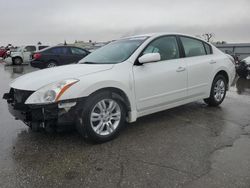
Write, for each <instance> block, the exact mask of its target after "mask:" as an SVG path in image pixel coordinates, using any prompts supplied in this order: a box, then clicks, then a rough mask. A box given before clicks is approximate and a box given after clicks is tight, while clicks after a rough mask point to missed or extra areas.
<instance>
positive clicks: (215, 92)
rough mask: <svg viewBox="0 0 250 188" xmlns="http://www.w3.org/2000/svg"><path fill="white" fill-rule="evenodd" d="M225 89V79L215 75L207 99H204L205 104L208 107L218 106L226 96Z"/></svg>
mask: <svg viewBox="0 0 250 188" xmlns="http://www.w3.org/2000/svg"><path fill="white" fill-rule="evenodd" d="M226 89H227V82H226V79H225V77H224V76H223V75H217V76H216V77H215V78H214V81H213V84H212V88H211V91H210V96H209V98H207V99H204V101H205V103H207V104H208V105H209V106H219V105H220V104H221V103H222V102H223V100H224V98H225V96H226Z"/></svg>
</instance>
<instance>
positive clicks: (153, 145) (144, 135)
mask: <svg viewBox="0 0 250 188" xmlns="http://www.w3.org/2000/svg"><path fill="white" fill-rule="evenodd" d="M32 71H37V69H33V68H31V67H30V66H29V65H23V66H6V65H5V63H1V61H0V97H2V95H3V93H5V92H7V91H8V90H9V86H8V84H9V83H10V82H11V81H12V80H13V79H15V78H17V77H19V76H21V75H23V74H26V73H28V72H32ZM0 187H1V188H2V187H3V188H9V187H10V188H12V187H25V188H29V187H31V188H33V187H36V188H39V187H71V188H72V187H84V188H85V187H91V188H92V187H93V188H99V187H105V188H112V187H150V188H151V187H152V188H154V187H166V188H168V187H169V188H174V187H188V188H217V187H218V188H222V187H225V188H235V187H237V188H238V187H240V188H241V187H242V188H249V187H250V80H245V79H238V78H237V79H236V80H235V83H234V85H233V86H232V87H231V88H230V91H229V92H228V93H227V96H226V98H225V101H224V102H223V104H222V105H221V106H220V107H216V108H214V107H208V106H207V105H205V104H204V103H203V101H197V102H195V103H190V104H187V105H184V106H180V107H177V108H173V109H170V110H166V111H163V112H160V113H156V114H153V115H149V116H146V117H143V118H140V119H138V121H137V122H135V123H133V124H128V125H127V126H126V128H125V129H124V131H123V132H122V133H121V135H120V136H119V137H118V138H116V139H115V140H113V141H110V142H108V143H104V144H98V145H93V144H90V143H86V142H85V141H84V140H83V139H82V138H81V136H80V135H79V134H78V133H77V132H76V131H74V130H73V131H65V132H61V133H53V134H49V133H45V132H39V133H34V132H31V131H30V130H29V128H28V127H27V126H26V125H24V124H23V123H22V122H21V121H17V120H15V119H14V118H13V117H12V116H11V115H10V114H9V112H8V109H7V104H6V101H4V100H2V99H0Z"/></svg>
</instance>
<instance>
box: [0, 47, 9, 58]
mask: <svg viewBox="0 0 250 188" xmlns="http://www.w3.org/2000/svg"><path fill="white" fill-rule="evenodd" d="M7 51H8V50H6V49H5V48H1V49H0V57H1V58H3V59H5V58H6V57H7Z"/></svg>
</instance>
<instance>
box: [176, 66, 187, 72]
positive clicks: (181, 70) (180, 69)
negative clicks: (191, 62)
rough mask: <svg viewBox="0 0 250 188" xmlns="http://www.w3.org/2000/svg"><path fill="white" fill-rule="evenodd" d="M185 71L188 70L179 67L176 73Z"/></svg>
mask: <svg viewBox="0 0 250 188" xmlns="http://www.w3.org/2000/svg"><path fill="white" fill-rule="evenodd" d="M185 70H186V68H185V67H178V69H177V70H176V72H183V71H185Z"/></svg>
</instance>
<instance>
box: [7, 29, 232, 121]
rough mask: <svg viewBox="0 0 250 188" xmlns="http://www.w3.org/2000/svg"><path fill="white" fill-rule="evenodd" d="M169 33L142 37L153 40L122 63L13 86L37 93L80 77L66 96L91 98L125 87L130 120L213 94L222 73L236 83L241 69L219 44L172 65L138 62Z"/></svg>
mask: <svg viewBox="0 0 250 188" xmlns="http://www.w3.org/2000/svg"><path fill="white" fill-rule="evenodd" d="M165 35H175V33H157V34H147V35H140V36H136V37H144V36H148V37H149V38H148V39H147V40H146V41H145V42H144V43H143V44H142V45H141V46H140V47H139V48H138V49H137V50H136V51H135V52H134V53H133V54H132V55H131V56H130V57H129V58H128V59H127V60H126V61H124V62H122V63H118V64H98V65H97V64H76V65H68V66H62V67H57V68H51V69H46V70H41V71H36V72H34V73H30V74H27V75H24V76H22V77H19V78H18V79H16V80H15V81H13V83H12V84H11V85H10V86H11V87H12V88H16V89H22V90H32V91H36V90H38V89H39V88H41V87H43V86H46V85H48V84H51V83H53V82H56V81H59V80H64V79H69V78H76V79H78V80H80V81H79V82H77V83H76V84H74V85H72V86H71V87H70V88H69V89H68V90H66V91H65V93H64V94H63V95H62V97H61V98H60V100H66V99H74V98H80V97H87V96H89V95H90V94H91V93H93V92H95V91H97V90H99V89H102V88H109V87H112V88H117V89H120V90H122V91H123V92H124V93H125V94H126V96H127V98H128V100H129V103H130V108H131V111H130V112H129V117H128V121H129V122H133V121H136V119H137V118H138V117H141V116H144V115H147V114H151V113H155V112H158V111H161V110H165V109H169V108H172V107H175V106H179V105H182V104H186V103H189V102H192V101H196V100H200V99H204V98H207V97H209V95H210V88H211V85H212V81H213V79H214V77H215V75H216V74H217V73H218V72H219V71H225V72H226V73H227V75H228V78H229V85H231V83H232V81H233V78H234V76H235V67H234V65H233V63H232V62H231V60H230V59H229V58H228V57H227V56H226V55H225V54H224V53H222V52H221V51H220V50H218V49H217V48H216V47H214V46H213V45H211V46H212V49H213V54H212V55H205V56H197V57H189V58H180V59H174V60H166V61H167V62H166V63H163V62H152V63H147V64H143V65H142V66H136V65H134V62H135V60H136V59H137V58H138V56H139V54H140V53H141V52H142V50H143V49H144V48H145V47H146V46H147V45H148V44H149V43H150V42H151V41H152V40H154V39H156V38H157V37H160V36H165ZM184 36H187V35H184ZM193 38H195V37H193ZM199 40H201V39H199ZM83 61H84V59H83Z"/></svg>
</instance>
